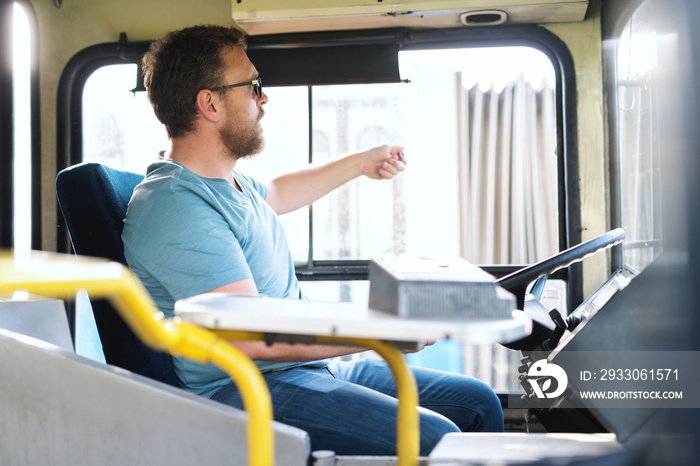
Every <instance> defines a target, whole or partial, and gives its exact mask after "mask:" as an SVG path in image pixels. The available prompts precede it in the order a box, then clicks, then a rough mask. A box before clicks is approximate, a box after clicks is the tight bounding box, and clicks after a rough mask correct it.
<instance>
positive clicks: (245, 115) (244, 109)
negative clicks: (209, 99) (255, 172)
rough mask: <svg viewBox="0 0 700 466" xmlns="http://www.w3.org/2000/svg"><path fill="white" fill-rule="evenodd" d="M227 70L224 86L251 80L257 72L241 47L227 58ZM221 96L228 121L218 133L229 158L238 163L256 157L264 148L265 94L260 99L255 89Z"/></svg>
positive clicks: (240, 88) (236, 89)
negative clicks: (262, 122)
mask: <svg viewBox="0 0 700 466" xmlns="http://www.w3.org/2000/svg"><path fill="white" fill-rule="evenodd" d="M224 62H225V63H226V64H227V71H226V73H225V74H224V75H225V76H226V80H225V82H224V84H236V83H239V82H246V81H252V80H254V79H256V78H257V77H258V72H257V70H256V69H255V67H254V66H253V64H252V63H251V62H250V60H248V57H247V55H246V54H245V52H244V51H243V50H241V49H239V48H235V49H233V50H232V51H231V52H228V53H227V54H226V55H224ZM223 92H224V95H223V96H222V100H223V102H224V109H225V115H226V118H225V119H224V120H223V121H222V127H221V129H220V130H219V137H220V140H221V143H222V144H223V146H224V147H225V148H226V150H227V151H228V152H229V155H230V156H231V157H233V158H234V159H236V160H238V159H241V158H248V157H253V156H255V155H257V154H259V153H260V152H262V150H263V148H264V147H265V138H264V136H263V130H262V126H261V125H260V119H261V118H262V117H263V115H264V114H265V111H264V110H263V108H262V105H263V104H265V103H266V102H267V96H266V95H265V93H263V94H262V97H260V98H258V96H257V95H256V93H255V91H254V90H253V87H252V86H242V87H234V88H232V89H227V90H225V91H223Z"/></svg>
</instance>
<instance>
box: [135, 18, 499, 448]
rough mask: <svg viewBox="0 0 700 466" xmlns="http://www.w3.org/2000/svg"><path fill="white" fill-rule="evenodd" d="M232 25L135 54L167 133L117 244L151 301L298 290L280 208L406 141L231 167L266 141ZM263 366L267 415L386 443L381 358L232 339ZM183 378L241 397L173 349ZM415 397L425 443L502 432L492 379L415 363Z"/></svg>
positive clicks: (255, 85) (369, 170) (235, 402)
mask: <svg viewBox="0 0 700 466" xmlns="http://www.w3.org/2000/svg"><path fill="white" fill-rule="evenodd" d="M245 45H246V44H245V38H244V36H243V35H242V34H241V33H240V32H239V31H237V30H235V29H228V28H223V27H217V26H197V27H192V28H187V29H183V30H181V31H176V32H172V33H170V34H168V35H166V36H165V37H163V38H162V39H161V40H159V41H156V42H154V43H153V44H152V46H151V48H150V50H149V52H148V53H147V54H146V56H145V57H144V61H143V64H144V78H145V79H144V81H145V84H146V88H147V90H148V96H149V99H150V101H151V103H152V105H153V108H154V111H155V113H156V116H157V117H158V119H159V120H160V121H161V122H162V123H163V124H164V125H165V127H166V129H167V131H168V135H169V137H170V140H171V144H172V146H171V150H170V153H169V155H168V157H167V158H166V159H164V160H163V161H161V162H158V163H155V164H153V165H151V166H150V167H149V170H148V171H149V173H148V175H147V176H146V179H145V180H144V181H143V183H142V184H140V185H139V186H138V187H137V188H136V190H135V192H134V196H133V197H132V199H131V202H130V204H129V209H128V212H127V215H126V220H125V226H124V233H123V236H122V239H123V241H124V248H125V255H126V258H127V262H128V264H129V266H130V267H131V269H132V270H133V271H134V272H135V273H136V274H137V275H138V276H139V278H140V279H141V280H142V281H143V283H144V285H145V286H146V288H147V289H148V290H149V292H150V294H151V295H152V296H153V298H154V300H155V302H156V304H157V305H158V306H159V307H160V309H161V310H162V311H163V312H164V313H165V314H166V315H167V316H172V315H173V307H174V303H175V301H177V300H178V299H182V298H186V297H189V296H193V295H196V294H200V293H204V292H210V291H223V292H237V293H248V294H258V293H262V294H265V295H267V296H271V297H277V298H292V299H304V296H303V294H302V292H301V290H300V288H299V283H298V282H297V279H296V277H295V274H294V266H293V263H292V259H291V254H290V251H289V247H288V244H287V238H286V235H285V233H284V230H283V229H282V226H281V224H280V222H279V219H278V217H277V215H279V214H283V213H285V212H290V211H293V210H295V209H298V208H300V207H302V206H305V205H308V204H310V203H312V202H314V201H315V200H317V199H319V198H320V197H322V196H324V195H325V194H327V193H329V192H330V191H332V190H333V189H335V188H337V187H339V186H341V185H342V184H344V183H346V182H347V181H349V180H351V179H353V178H356V177H358V176H361V175H364V176H368V177H370V178H374V179H391V178H392V177H393V176H395V175H396V174H398V173H399V172H401V171H403V169H404V166H405V165H404V161H403V159H402V157H401V156H400V154H401V151H402V150H403V148H402V147H399V146H390V145H383V146H378V147H374V148H372V149H369V150H367V151H363V152H358V153H354V154H350V155H347V156H345V157H342V158H340V159H338V160H336V161H334V162H331V163H329V164H327V165H324V166H321V167H314V168H307V169H304V170H301V171H299V172H296V173H292V174H289V175H284V176H281V177H278V178H276V179H274V180H272V181H271V182H269V183H268V184H262V183H260V182H258V181H256V180H253V179H251V178H249V177H247V176H245V175H243V174H241V173H239V172H237V171H235V168H236V163H237V161H238V160H239V159H241V158H245V157H251V156H253V155H255V154H257V153H259V152H260V151H261V150H262V148H263V144H264V138H263V135H262V128H261V126H260V119H261V118H262V117H263V115H264V111H263V108H262V106H263V105H264V104H265V103H266V102H267V96H266V95H265V93H264V92H263V91H262V83H261V80H260V77H259V76H258V72H257V71H256V69H255V66H254V65H253V64H252V63H251V62H250V61H249V60H248V57H247V55H246V53H245ZM232 344H234V345H235V346H237V347H238V348H239V349H241V350H242V351H243V352H245V353H246V354H247V355H248V356H250V357H251V358H252V359H253V360H254V361H255V362H256V364H257V365H258V367H259V368H260V370H261V372H262V373H263V375H264V377H265V380H266V382H267V384H268V387H269V389H270V393H271V396H272V400H273V411H274V417H275V419H276V420H279V421H281V422H284V423H287V424H290V425H293V426H297V427H300V428H302V429H304V430H306V431H307V432H308V433H309V435H310V437H311V443H312V448H313V449H314V450H320V449H324V450H325V449H327V450H334V451H335V452H336V453H338V454H356V455H360V454H362V455H365V454H366V455H392V454H394V452H395V431H396V429H395V423H396V419H395V417H396V402H397V400H396V399H395V397H394V396H395V394H394V383H393V378H392V376H391V374H390V371H389V369H388V368H387V366H386V365H385V364H384V363H383V362H380V361H376V360H357V361H354V362H349V363H339V362H336V361H328V360H327V358H333V357H335V356H342V355H346V354H350V353H353V352H356V351H359V349H357V348H350V347H344V346H324V345H290V344H282V343H275V344H273V345H267V344H266V343H264V342H258V341H237V342H233V343H232ZM175 368H176V372H177V375H178V377H179V379H180V382H181V384H182V386H183V387H184V388H185V389H187V390H190V391H192V392H194V393H198V394H200V395H203V396H207V397H210V398H212V399H214V400H217V401H220V402H223V403H227V404H230V405H232V406H236V407H239V408H240V407H242V402H241V399H240V396H239V394H238V391H237V389H236V387H235V385H234V384H233V383H232V382H231V381H230V379H229V378H228V377H227V376H226V374H224V373H223V372H221V371H219V370H218V369H216V368H214V367H213V366H203V365H199V364H196V363H193V362H190V361H187V360H184V359H176V360H175ZM415 376H416V381H417V384H418V387H419V396H420V401H421V405H422V406H424V407H427V408H429V409H423V408H421V424H420V429H421V454H424V455H425V454H427V453H429V452H430V450H431V449H432V448H433V447H434V446H435V444H436V443H437V441H438V440H439V439H440V438H441V437H442V435H444V434H445V433H447V432H454V431H459V430H486V431H498V430H502V429H503V414H502V411H501V408H500V404H499V403H498V399H497V398H496V396H495V394H494V393H493V391H491V389H490V388H488V387H487V386H486V385H484V384H483V383H481V382H479V381H477V380H474V379H471V378H468V377H464V376H461V375H455V374H446V373H441V372H437V371H430V370H424V369H416V370H415Z"/></svg>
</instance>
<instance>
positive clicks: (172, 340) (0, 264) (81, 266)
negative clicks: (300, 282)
mask: <svg viewBox="0 0 700 466" xmlns="http://www.w3.org/2000/svg"><path fill="white" fill-rule="evenodd" d="M81 289H84V290H86V291H87V292H88V294H89V295H90V296H91V297H93V298H97V297H104V298H108V299H110V301H111V302H112V304H113V305H114V307H115V308H116V309H117V311H118V312H119V315H120V316H121V317H122V318H123V319H124V321H125V322H126V323H127V325H129V327H130V328H131V329H132V330H133V332H134V333H135V334H136V335H137V336H138V337H139V338H140V339H141V340H142V341H143V342H144V343H145V344H146V345H149V346H151V347H153V348H155V349H158V350H161V351H165V352H168V353H170V354H172V355H174V356H183V357H186V358H190V359H193V360H196V361H198V362H204V363H208V362H211V363H213V364H215V365H217V366H218V367H220V368H221V369H222V370H224V371H225V372H226V373H228V374H229V375H230V376H231V378H232V380H233V381H234V382H235V383H236V385H237V386H238V388H239V390H240V392H241V397H242V399H243V403H244V406H245V409H246V411H247V412H248V419H249V420H248V463H249V464H250V465H252V466H258V465H260V466H267V465H272V464H273V462H274V436H273V430H272V402H271V399H270V393H269V391H268V390H267V385H266V384H265V381H264V379H263V378H262V375H260V372H259V371H258V368H257V366H255V364H254V363H253V362H252V361H251V360H250V358H248V357H247V356H246V355H245V354H244V353H242V352H241V351H239V350H238V349H237V348H235V347H233V346H231V345H229V344H228V343H226V342H225V341H223V340H221V339H220V338H218V337H217V336H216V335H214V334H213V333H212V332H210V331H207V330H204V329H201V328H199V327H195V326H193V325H190V324H186V323H184V322H181V321H180V320H179V319H165V317H164V315H163V313H162V312H161V311H160V310H158V308H157V307H156V305H155V303H154V302H153V300H152V299H151V297H150V295H149V294H148V292H147V291H146V289H145V288H144V287H143V285H142V284H141V282H140V281H138V279H137V278H136V277H135V276H134V275H133V273H131V271H130V270H129V269H128V268H126V267H124V266H123V265H122V264H119V263H116V262H108V261H105V260H100V259H92V258H77V257H75V256H72V255H67V254H52V253H32V255H31V257H28V258H22V259H21V260H20V259H18V260H15V259H14V258H13V256H12V255H10V254H7V253H5V252H0V293H3V292H7V293H13V292H15V291H18V290H22V291H27V292H29V293H33V294H37V295H41V296H51V297H55V298H63V299H74V298H75V294H76V292H77V291H78V290H81ZM251 336H253V335H251Z"/></svg>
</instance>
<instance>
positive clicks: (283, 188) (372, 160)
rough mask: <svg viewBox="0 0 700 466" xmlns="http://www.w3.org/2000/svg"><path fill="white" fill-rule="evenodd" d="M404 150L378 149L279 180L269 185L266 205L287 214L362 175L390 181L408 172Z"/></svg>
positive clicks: (347, 156)
mask: <svg viewBox="0 0 700 466" xmlns="http://www.w3.org/2000/svg"><path fill="white" fill-rule="evenodd" d="M402 150H403V147H401V146H390V145H382V146H376V147H373V148H371V149H368V150H366V151H362V152H357V153H354V154H350V155H346V156H345V157H342V158H340V159H338V160H335V161H333V162H330V163H327V164H325V165H321V166H312V167H309V168H305V169H303V170H300V171H298V172H294V173H289V174H286V175H282V176H279V177H277V178H275V179H273V180H272V181H270V182H269V183H268V184H267V203H268V204H270V206H271V207H272V209H273V210H274V211H275V212H276V213H277V214H285V213H287V212H292V211H294V210H296V209H299V208H301V207H304V206H307V205H309V204H311V203H312V202H314V201H316V200H318V199H320V198H321V197H323V196H325V195H326V194H328V193H329V192H331V191H333V190H334V189H336V188H338V187H340V186H342V185H344V184H345V183H347V182H348V181H350V180H352V179H354V178H357V177H358V176H361V175H365V176H367V177H369V178H372V179H375V180H389V179H391V178H393V177H394V176H396V175H397V174H398V173H399V172H402V171H403V170H404V168H405V160H404V159H403V157H402V156H401V157H400V156H399V154H400V153H401V151H402Z"/></svg>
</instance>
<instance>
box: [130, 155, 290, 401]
mask: <svg viewBox="0 0 700 466" xmlns="http://www.w3.org/2000/svg"><path fill="white" fill-rule="evenodd" d="M233 176H234V178H235V179H236V182H237V183H238V185H239V186H240V188H241V191H238V190H237V189H235V188H234V187H233V186H232V185H231V184H230V183H229V182H228V181H226V180H223V179H216V178H204V177H201V176H199V175H196V174H195V173H193V172H191V171H189V170H188V169H187V168H185V167H184V166H182V165H180V164H179V163H177V162H174V161H172V160H166V161H162V162H158V163H155V164H153V165H151V166H150V167H148V174H147V175H146V178H145V179H144V181H143V182H142V183H141V184H139V185H138V186H137V187H136V189H135V191H134V195H133V196H132V198H131V201H130V202H129V208H128V210H127V213H126V219H125V221H124V232H123V233H122V241H123V242H124V255H125V257H126V260H127V263H128V265H129V267H130V268H131V270H132V271H133V272H134V273H135V274H136V275H137V276H138V277H139V278H140V279H141V281H142V282H143V284H144V285H145V287H146V289H148V291H149V293H150V294H151V296H152V297H153V299H154V301H155V303H156V305H157V306H158V307H159V308H160V309H161V310H162V311H163V312H164V313H165V315H166V316H167V317H172V316H173V309H174V306H175V301H177V300H179V299H183V298H188V297H190V296H194V295H197V294H200V293H204V292H207V291H210V290H212V289H214V288H218V287H220V286H223V285H227V284H229V283H232V282H236V281H239V280H243V279H247V278H252V279H253V280H254V281H255V284H256V286H257V288H258V291H259V292H260V294H264V295H266V296H271V297H275V298H294V299H303V295H302V293H301V290H300V288H299V283H298V281H297V279H296V276H295V274H294V264H293V262H292V257H291V253H290V250H289V245H288V243H287V235H286V233H285V232H284V229H283V227H282V224H281V223H280V221H279V218H278V217H277V214H275V212H274V211H273V210H272V209H271V208H270V206H269V205H268V204H267V202H266V201H265V197H266V196H267V191H266V189H265V187H264V186H263V185H262V184H261V183H259V182H257V181H255V180H253V179H251V178H249V177H247V176H244V175H242V174H240V173H237V172H234V174H233ZM174 364H175V371H176V373H177V375H178V377H179V378H180V381H181V383H182V384H183V386H184V388H186V389H188V390H190V391H192V392H195V393H198V394H200V395H204V396H211V395H212V394H213V393H214V392H215V391H216V390H218V389H219V388H220V387H222V386H223V385H225V384H227V383H230V378H229V376H228V375H226V374H225V373H224V372H222V371H220V370H219V369H217V368H216V367H214V366H212V365H201V364H197V363H194V362H192V361H188V360H185V359H182V358H174ZM256 364H257V365H258V367H259V368H260V370H261V371H262V372H267V371H272V370H278V369H283V368H288V367H290V366H294V365H299V364H298V363H278V362H266V361H256Z"/></svg>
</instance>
